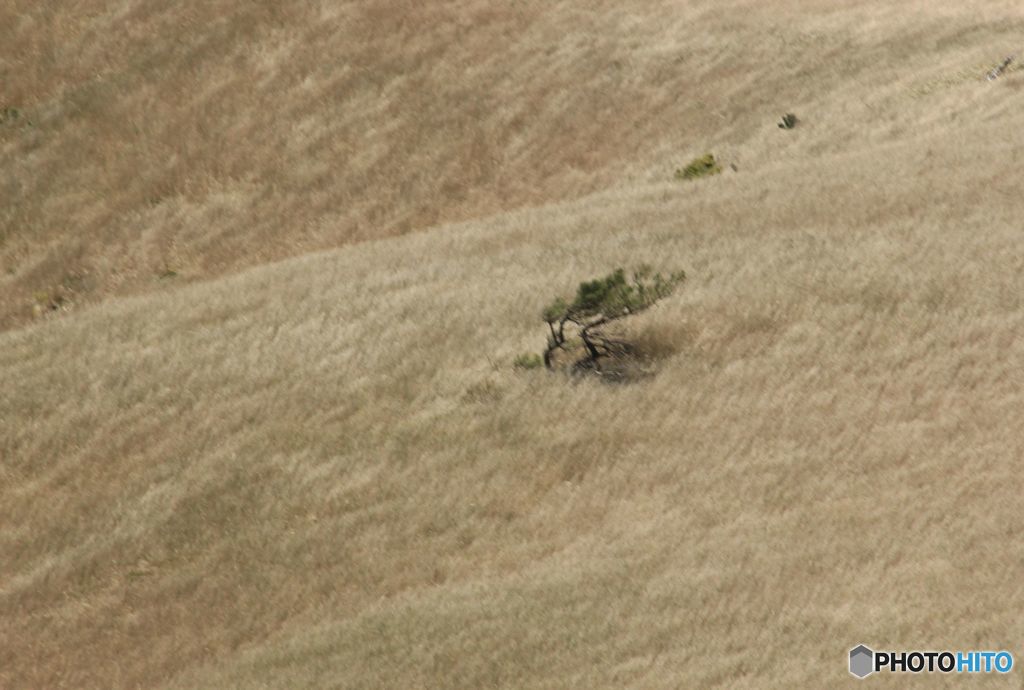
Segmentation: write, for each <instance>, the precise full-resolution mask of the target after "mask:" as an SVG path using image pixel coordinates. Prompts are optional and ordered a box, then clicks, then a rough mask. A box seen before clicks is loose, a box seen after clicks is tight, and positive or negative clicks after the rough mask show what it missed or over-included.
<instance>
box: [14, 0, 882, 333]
mask: <svg viewBox="0 0 1024 690" xmlns="http://www.w3.org/2000/svg"><path fill="white" fill-rule="evenodd" d="M665 5H666V7H659V6H658V4H656V3H648V4H645V5H644V6H643V7H640V8H632V9H627V8H623V7H622V6H621V3H613V2H604V3H587V4H586V5H585V6H583V5H578V4H577V5H573V4H569V3H549V2H541V1H540V0H531V1H524V2H516V3H512V4H508V5H507V6H502V7H500V8H499V7H497V6H496V5H495V3H493V2H490V1H489V0H449V1H447V2H431V3H409V2H406V1H404V0H375V1H374V2H372V3H369V2H359V3H356V2H336V1H330V2H328V1H324V2H312V3H308V2H303V3H281V2H277V1H273V2H271V1H270V0H266V1H264V2H238V0H215V1H210V0H189V1H188V2H184V3H181V2H179V3H175V4H174V5H173V6H169V5H167V4H166V3H162V2H153V1H145V0H133V1H132V2H127V3H120V4H115V3H110V2H108V1H101V0H90V1H87V2H76V3H66V2H59V1H57V0H50V1H47V2H16V3H15V4H14V5H13V6H12V5H8V6H7V7H6V8H2V9H0V79H2V80H3V84H4V90H3V93H2V94H0V108H3V107H16V108H18V109H19V110H20V111H21V113H22V116H21V118H20V119H19V120H18V121H16V122H9V123H6V124H3V125H0V170H2V174H0V195H2V197H3V198H4V199H5V200H7V201H8V203H5V204H4V205H3V207H2V208H0V328H9V327H11V326H19V325H24V324H25V323H28V322H30V321H31V320H33V319H34V318H35V319H37V318H39V317H40V316H41V315H46V311H47V307H48V306H49V305H50V304H51V302H54V301H56V300H57V299H61V300H63V303H62V307H63V308H64V309H67V308H74V307H75V306H78V305H82V304H86V303H92V302H96V301H99V300H102V299H105V298H107V297H109V296H111V295H118V294H128V293H138V292H144V291H151V290H160V289H163V288H166V287H167V284H168V283H169V282H170V283H173V282H181V281H183V280H196V279H203V278H210V277H214V276H218V275H222V274H224V273H225V272H231V271H234V270H237V269H239V268H242V267H246V266H251V265H255V264H259V263H263V262H266V261H268V260H274V259H279V258H282V257H286V256H295V255H299V254H302V253H304V252H308V251H310V250H316V249H324V248H329V247H336V246H339V245H342V244H346V243H351V242H354V241H360V240H366V239H375V238H380V237H385V236H393V235H396V234H402V233H406V232H408V231H412V230H416V229H422V228H425V227H429V226H432V225H434V224H437V223H441V222H446V221H452V220H461V219H467V218H471V217H479V216H481V215H487V214H490V213H494V212H498V211H500V210H503V209H512V208H517V207H519V206H522V205H534V204H538V203H544V202H551V201H558V200H563V199H569V198H576V197H579V196H580V195H582V194H586V193H589V192H592V191H595V190H599V189H603V188H606V187H607V186H608V185H610V184H613V183H614V184H622V182H623V181H624V180H627V179H629V177H630V170H631V167H632V166H633V164H635V163H637V162H638V161H640V162H645V161H646V160H647V158H648V157H649V155H650V154H651V153H652V151H655V150H657V149H658V147H659V146H669V147H671V149H672V150H673V151H675V152H676V153H678V151H679V149H680V148H685V147H686V146H688V145H692V144H693V142H697V141H699V142H707V141H708V140H709V139H710V138H712V135H714V134H716V133H717V134H718V135H719V136H721V135H722V134H724V133H725V130H727V129H732V127H729V126H727V124H726V122H725V121H724V120H726V119H731V118H737V119H739V120H741V121H743V129H745V130H746V131H747V134H746V135H744V136H749V130H750V123H751V122H755V121H756V119H755V117H754V115H753V113H751V112H749V108H748V107H741V108H737V109H735V110H734V111H733V112H731V113H727V111H728V110H729V109H730V107H731V106H730V105H729V102H728V99H729V95H730V92H731V91H732V92H735V91H736V90H738V89H742V90H744V92H745V101H746V104H747V105H749V104H750V103H756V104H760V103H762V102H764V101H765V100H766V99H768V98H771V97H775V96H776V95H786V94H788V95H789V96H793V97H796V96H798V95H799V94H802V93H805V92H806V88H805V85H804V84H801V83H800V82H799V81H797V80H794V79H792V78H790V77H792V75H793V74H794V73H795V72H796V71H797V70H798V69H803V68H802V67H801V65H809V66H810V69H811V70H812V71H817V72H819V73H821V72H824V71H826V70H828V69H831V68H830V67H828V66H827V65H812V64H810V63H811V60H809V59H808V57H809V56H811V55H815V54H817V53H818V52H819V51H820V49H821V47H822V46H821V44H822V38H821V36H819V35H817V34H814V35H803V34H801V33H799V32H795V31H793V30H792V29H791V28H790V27H789V26H787V22H786V19H785V17H775V16H768V17H765V18H764V19H766V20H767V24H766V26H767V27H768V28H767V29H757V30H755V26H753V25H746V24H744V23H742V22H740V23H737V21H736V20H735V19H734V18H732V17H731V16H727V15H719V13H717V12H715V11H713V5H712V4H710V3H702V4H697V5H695V6H693V7H691V8H688V9H680V8H678V7H672V3H665ZM822 6H824V4H822ZM766 40H767V45H768V46H770V47H771V49H772V50H785V51H786V54H787V56H788V58H789V60H790V61H791V62H790V63H789V64H785V63H781V62H780V63H775V65H774V67H773V70H772V71H771V72H769V71H766V70H763V69H758V66H759V62H760V61H761V60H762V59H763V56H762V54H761V51H760V50H758V51H755V52H754V53H746V52H744V51H742V50H741V49H743V48H746V47H747V46H749V45H753V44H763V43H764V42H765V41H766ZM787 45H789V46H790V47H786V46H787ZM829 50H830V49H829ZM815 59H817V58H815ZM773 62H774V61H773ZM861 67H863V64H862V65H861ZM755 75H756V77H757V80H756V82H755V81H754V80H753V76H755ZM709 80H712V81H714V82H716V83H718V84H719V85H720V90H719V91H718V92H717V93H716V92H714V91H711V90H706V91H704V90H700V89H699V85H700V84H702V83H707V82H708V81H709ZM698 92H700V93H701V95H700V97H699V98H698V97H695V94H696V93H698ZM777 107H782V106H781V105H778V106H777ZM773 109H775V108H773ZM29 122H31V125H30V124H28V123H29ZM734 124H737V123H734ZM733 131H734V132H735V131H737V130H733ZM734 136H735V135H734ZM698 153H700V152H699V151H698ZM172 271H173V272H174V273H176V274H177V275H176V277H175V280H168V279H167V278H166V277H165V276H167V275H168V273H169V272H172Z"/></svg>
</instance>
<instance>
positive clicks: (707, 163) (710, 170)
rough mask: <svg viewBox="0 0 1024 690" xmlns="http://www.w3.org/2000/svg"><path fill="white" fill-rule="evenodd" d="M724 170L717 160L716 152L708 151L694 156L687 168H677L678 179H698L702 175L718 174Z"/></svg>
mask: <svg viewBox="0 0 1024 690" xmlns="http://www.w3.org/2000/svg"><path fill="white" fill-rule="evenodd" d="M720 172H722V167H721V166H720V165H719V164H718V161H716V160H715V156H714V154H711V153H706V154H704V155H703V156H701V157H700V158H694V159H693V160H692V161H690V164H689V165H687V166H686V167H685V168H679V169H678V170H676V179H677V180H696V179H697V178H700V177H708V176H710V175H717V174H718V173H720Z"/></svg>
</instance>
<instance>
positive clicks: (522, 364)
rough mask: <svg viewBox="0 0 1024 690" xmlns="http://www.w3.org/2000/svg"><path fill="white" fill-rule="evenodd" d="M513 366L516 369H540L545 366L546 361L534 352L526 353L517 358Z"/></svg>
mask: <svg viewBox="0 0 1024 690" xmlns="http://www.w3.org/2000/svg"><path fill="white" fill-rule="evenodd" d="M512 366H513V367H514V368H516V369H540V368H541V367H542V366H544V359H543V358H542V357H541V356H540V355H538V354H536V353H533V352H526V353H524V354H521V355H519V356H518V357H516V358H515V361H513V362H512Z"/></svg>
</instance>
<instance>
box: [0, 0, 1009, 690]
mask: <svg viewBox="0 0 1024 690" xmlns="http://www.w3.org/2000/svg"><path fill="white" fill-rule="evenodd" d="M736 4H737V5H739V3H736ZM757 7H759V6H758V5H750V6H749V8H748V11H747V12H745V13H739V14H735V15H729V16H727V17H721V16H718V15H713V14H703V13H702V10H703V9H704V8H702V7H700V6H697V5H694V6H692V7H691V9H690V10H686V11H682V10H679V12H681V13H682V15H686V13H687V12H689V13H690V14H689V15H686V16H685V17H683V18H678V17H677V18H676V20H673V19H672V16H673V15H667V16H668V17H669V18H668V19H665V20H664V21H663V22H662V24H663V25H664V27H668V28H663V27H661V26H660V25H656V24H655V23H652V22H653V20H652V19H650V18H648V23H647V24H644V23H642V22H640V23H638V24H637V25H631V24H630V23H629V21H628V16H627V15H616V14H615V13H614V12H613V11H612V10H610V9H609V10H608V13H607V15H606V16H605V15H601V16H602V17H604V18H603V21H604V22H605V24H603V26H616V27H630V26H632V29H631V31H633V32H635V33H636V36H637V42H638V47H637V48H636V50H637V51H639V52H640V53H643V52H644V51H645V50H649V51H651V52H652V53H654V52H656V51H655V48H654V47H652V46H660V47H661V49H662V51H663V53H664V55H663V57H664V58H665V59H666V60H668V59H670V56H671V55H673V52H672V51H673V50H679V51H686V50H691V51H694V52H693V53H691V54H693V55H696V56H699V57H700V59H699V60H698V59H697V57H694V58H693V59H694V60H695V61H696V62H695V65H696V66H695V69H696V70H697V72H698V73H699V74H701V75H702V77H704V78H706V79H708V80H712V79H719V80H720V82H714V81H709V82H707V84H705V85H704V86H702V87H700V88H698V89H697V90H695V91H693V92H688V94H687V96H688V99H689V101H691V102H692V101H694V100H699V101H700V102H702V103H710V102H717V103H718V104H719V105H718V106H716V107H717V108H718V109H721V108H725V110H724V111H722V117H719V116H718V115H715V114H714V112H715V111H713V110H712V111H707V112H705V111H703V110H701V111H697V110H694V111H693V112H692V113H690V117H691V119H689V120H682V121H681V122H680V123H679V130H680V132H681V134H680V135H679V138H678V139H673V138H672V136H671V135H668V136H666V137H665V138H664V139H663V140H660V141H657V142H654V143H652V144H650V145H649V152H648V154H646V155H647V158H646V159H645V160H646V161H647V162H646V164H644V165H637V166H634V167H633V168H630V169H631V170H633V174H634V179H633V182H632V183H630V184H628V185H626V184H623V185H620V186H618V187H617V188H616V189H614V190H610V191H606V192H602V193H600V194H596V195H592V196H589V197H586V198H584V199H581V200H578V201H575V202H563V203H558V204H552V205H547V206H540V207H537V208H533V209H524V210H521V211H516V212H513V213H507V214H502V215H498V216H495V217H492V218H488V219H484V220H476V221H471V222H467V223H463V224H458V225H448V226H443V227H437V228H434V229H432V230H430V231H429V232H425V233H420V234H415V235H407V236H404V237H397V238H391V239H383V240H379V241H376V242H370V243H363V244H359V245H355V246H350V247H347V248H343V249H340V250H337V251H332V252H326V253H319V254H310V255H306V256H303V257H301V258H297V259H293V260H289V261H286V262H283V263H278V264H273V265H269V266H266V267H262V268H258V269H254V270H250V271H247V272H244V273H241V274H239V275H236V276H233V277H230V278H225V279H221V280H217V281H212V282H208V283H199V284H195V285H191V286H186V287H183V288H180V289H172V290H165V291H163V292H161V293H160V294H153V295H149V296H144V297H136V298H130V299H118V300H112V301H108V302H107V303H106V304H103V305H100V306H98V307H96V308H93V309H90V310H85V311H83V312H81V313H78V314H68V315H65V316H64V317H63V318H60V319H55V320H52V321H50V322H48V323H45V324H42V325H40V326H37V327H33V328H29V329H23V330H19V331H12V332H8V333H6V334H3V335H0V372H3V379H4V386H3V388H2V389H0V457H2V458H3V462H2V463H0V525H2V526H3V527H2V529H0V650H2V651H3V652H4V654H3V656H4V658H5V662H4V663H3V664H2V665H0V686H3V687H8V686H10V687H60V686H65V687H75V688H81V687H117V686H120V687H134V686H138V685H142V686H154V685H160V684H166V685H170V686H179V687H230V686H233V685H234V686H258V685H267V686H272V687H295V686H296V685H316V686H324V685H334V686H339V687H367V686H369V687H480V686H506V687H565V686H570V685H575V686H578V687H594V686H622V685H632V686H637V687H648V686H664V687H676V686H680V685H683V686H713V685H718V686H722V687H742V686H763V685H778V686H781V687H793V686H809V687H822V686H825V685H834V684H836V683H839V682H841V681H843V679H844V678H845V677H846V674H845V666H844V663H845V662H844V654H845V652H846V650H847V649H848V648H849V647H850V646H852V645H853V644H856V643H857V642H861V641H865V642H869V643H877V644H880V645H882V644H884V645H892V646H894V647H897V648H898V647H901V646H908V647H924V648H939V647H948V646H952V647H979V648H990V647H991V648H1010V649H1011V650H1013V651H1015V652H1017V653H1018V656H1019V652H1020V650H1019V649H1017V648H1016V647H1014V645H1016V644H1017V643H1018V641H1019V640H1020V639H1021V637H1022V635H1024V628H1022V624H1021V623H1020V621H1019V620H1018V617H1017V616H1016V615H1015V612H1016V611H1019V610H1020V608H1021V606H1022V605H1024V590H1022V589H1021V587H1020V585H1019V571H1020V564H1021V562H1022V559H1024V547H1022V546H1021V545H1020V543H1019V540H1015V539H1014V536H1015V535H1016V534H1018V533H1019V532H1020V531H1021V529H1022V528H1024V524H1022V523H1024V513H1022V511H1021V509H1020V499H1019V497H1020V496H1021V495H1022V489H1024V486H1022V479H1021V478H1020V473H1019V467H1018V465H1017V463H1018V462H1019V459H1020V457H1021V454H1022V452H1024V443H1022V442H1021V440H1020V437H1019V433H1017V429H1019V428H1020V427H1021V426H1022V423H1024V419H1022V410H1024V399H1022V398H1024V394H1022V392H1021V391H1022V390H1024V387H1022V384H1024V382H1022V381H1021V374H1020V369H1019V366H1017V363H1019V361H1020V358H1021V356H1022V355H1024V344H1022V342H1021V340H1020V338H1019V333H1020V331H1021V328H1022V327H1024V303H1022V297H1021V296H1022V295H1024V290H1022V288H1024V285H1022V282H1024V278H1022V277H1021V276H1022V275H1024V273H1022V270H1021V269H1022V267H1024V258H1022V255H1021V253H1020V251H1019V243H1020V227H1019V219H1020V217H1021V211H1022V210H1024V209H1022V206H1024V203H1022V202H1021V197H1020V195H1019V189H1018V185H1017V184H1016V181H1015V179H1016V178H1015V171H1016V170H1017V169H1018V168H1019V166H1020V163H1021V153H1022V143H1024V142H1022V141H1021V140H1020V138H1019V136H1017V135H1015V134H1014V132H1018V131H1020V126H1021V124H1022V120H1024V116H1022V115H1021V114H1020V112H1019V108H1016V103H1017V101H1019V95H1020V93H1021V91H1020V88H1021V87H1020V80H1021V76H1020V74H1019V73H1015V74H1011V75H1009V76H1008V77H1007V78H1006V79H1005V80H1003V81H1002V82H999V83H997V84H986V83H984V82H980V83H979V82H977V81H973V80H971V81H969V80H966V79H964V78H962V77H961V76H960V74H961V71H962V70H964V69H968V68H972V67H974V66H975V65H977V64H978V63H979V61H983V60H984V59H985V57H986V56H991V55H992V53H993V52H994V53H995V54H996V57H998V56H999V55H1000V54H1002V53H1008V52H1010V51H1011V50H1012V49H1013V48H1014V47H1016V46H1014V45H1012V42H1013V41H1014V40H1015V37H1014V36H1015V35H1014V33H1013V31H1014V30H1017V31H1018V33H1017V34H1016V35H1017V36H1019V29H1020V28H1021V26H1020V21H1019V20H1014V19H1013V17H1012V15H1011V14H1010V13H1009V10H1007V9H1005V8H1008V7H1009V5H1006V6H1005V7H1004V9H1002V10H1000V9H998V8H997V7H996V6H995V5H993V4H986V8H987V9H986V10H985V11H984V12H982V11H981V10H974V9H970V8H965V7H964V6H963V5H957V7H956V9H954V8H952V7H950V9H948V10H941V9H935V7H934V5H933V4H932V3H928V4H925V3H922V4H921V5H920V7H909V6H905V7H902V8H901V9H899V10H885V9H879V8H878V7H875V6H873V5H872V4H871V3H862V4H860V5H857V6H855V7H854V8H853V9H850V10H847V11H844V12H842V13H838V14H833V13H830V12H827V11H825V8H826V7H827V5H826V4H825V3H821V4H820V5H819V9H820V11H819V12H815V11H813V10H814V9H815V8H814V7H813V4H812V3H802V4H801V8H802V10H804V11H805V13H801V12H797V8H796V6H795V4H794V5H793V6H791V7H789V8H786V7H780V8H775V11H774V12H773V13H770V14H769V13H767V11H766V10H760V11H761V12H762V13H764V14H765V16H759V15H758V14H757V11H758V10H757V9H756V8H757ZM926 7H927V8H929V11H928V12H927V13H925V12H924V8H926ZM707 8H710V5H708V6H707ZM985 12H987V14H986V13H985ZM1000 12H1002V14H1000ZM915 13H916V14H915ZM682 15H680V16H682ZM652 16H653V15H652ZM766 17H770V18H772V19H773V20H774V21H776V22H777V26H779V27H785V28H779V29H778V30H779V31H786V32H789V33H788V34H786V35H788V36H791V37H794V38H792V39H791V41H790V43H791V44H792V45H794V46H797V48H794V50H802V51H804V52H802V53H800V55H801V56H805V57H806V56H808V55H814V54H820V55H830V56H831V57H832V58H833V59H832V60H831V61H825V62H821V63H814V64H811V63H809V62H806V61H804V60H803V59H790V58H788V57H787V55H786V54H785V53H777V52H774V51H771V50H768V49H767V47H764V46H767V45H768V44H769V41H770V40H771V36H772V35H773V34H772V33H771V30H769V29H763V30H762V29H758V28H757V27H758V26H759V24H758V22H763V21H764V20H765V18H766ZM1000 18H1002V19H1003V21H999V19H1000ZM683 19H687V20H694V22H692V23H687V22H685V21H683ZM868 19H873V20H874V21H873V22H872V21H868ZM595 21H598V20H597V19H595ZM702 22H703V23H702ZM901 22H902V23H901ZM1015 22H1016V23H1015ZM727 29H729V30H730V31H732V34H729V32H728V31H727ZM623 30H624V29H623ZM643 31H651V32H656V31H662V32H663V33H653V34H652V35H655V36H660V37H661V38H660V40H661V41H662V43H660V44H658V43H654V42H652V41H647V42H645V41H642V40H639V39H642V38H644V37H645V36H646V34H644V33H643ZM673 31H675V32H676V34H675V38H674V40H678V45H675V44H669V43H667V41H668V40H669V39H668V38H667V37H669V36H672V35H673ZM716 31H718V32H720V33H716ZM759 31H763V32H764V33H762V34H758V32H759ZM725 35H732V36H739V37H741V38H742V39H743V40H742V41H741V40H739V39H736V42H737V45H738V44H740V43H744V44H746V45H758V46H762V47H763V49H761V50H759V52H756V53H754V54H748V55H745V56H744V57H742V58H737V57H734V56H729V57H721V58H720V62H719V63H715V62H714V60H713V57H712V56H711V55H710V53H707V54H706V53H702V52H701V51H702V50H703V51H711V50H713V46H714V45H716V43H715V41H718V40H723V39H722V37H723V36H725ZM759 35H760V36H761V38H762V40H761V41H760V42H758V41H756V40H753V39H756V38H757V37H758V36H759ZM702 37H703V38H702ZM702 41H704V42H705V43H702ZM751 41H752V42H751ZM568 43H569V44H570V45H571V42H568ZM687 46H690V48H687ZM693 46H696V47H693ZM624 50H626V52H627V53H628V52H629V51H628V50H627V49H624ZM755 50H757V49H755ZM652 60H653V58H652ZM738 60H746V61H748V63H749V64H746V65H742V64H741V63H738V62H736V61H738ZM584 62H585V60H584ZM713 64H717V65H718V67H712V66H710V65H713ZM730 66H731V67H730ZM740 67H742V69H740ZM702 69H703V70H704V71H701V70H702ZM800 75H803V78H802V79H798V78H797V77H799V76H800ZM773 79H775V80H777V81H774V82H773ZM713 83H720V84H721V88H716V89H712V87H711V86H710V84H713ZM650 88H652V89H654V88H655V86H650ZM772 88H776V89H778V88H789V89H792V91H790V92H789V95H791V97H792V99H791V100H785V101H781V100H780V101H776V100H775V95H774V94H773V93H772ZM694 107H696V106H694ZM702 107H707V106H702ZM788 107H791V108H793V109H795V110H797V112H798V113H799V114H801V115H802V116H804V119H805V121H806V124H805V126H804V127H803V128H802V129H800V130H797V131H796V132H792V133H782V132H780V131H778V130H776V129H775V128H774V122H773V119H774V117H775V116H776V115H777V114H778V112H776V111H781V110H782V109H784V108H788ZM638 112H639V110H638ZM709 113H710V114H709ZM869 113H870V117H869V116H868V114H869ZM226 117H227V111H226V113H225V118H226ZM611 119H614V118H611ZM545 123H546V121H545ZM537 127H540V128H541V129H543V127H542V125H540V124H538V125H537ZM693 132H706V136H702V137H695V136H692V133H693ZM705 144H707V145H708V146H713V147H714V149H715V150H716V151H718V152H720V153H722V154H723V155H724V156H725V157H726V158H727V160H729V161H732V162H736V163H737V164H738V167H739V172H737V173H733V172H732V171H728V172H727V173H726V174H724V175H722V176H719V177H717V178H715V179H713V180H708V181H701V182H696V183H693V184H690V185H685V186H684V185H679V184H673V183H671V182H660V181H657V178H659V177H660V178H662V179H664V178H667V177H669V175H670V172H671V168H672V166H673V165H675V164H678V163H679V162H681V161H680V160H679V159H680V157H685V156H686V155H688V154H694V153H701V152H703V151H702V150H701V149H703V148H704V147H705ZM645 166H646V167H645ZM627 167H628V166H627ZM597 177H600V176H597ZM595 179H596V178H595ZM595 184H596V183H595ZM597 186H601V185H597ZM374 198H376V197H375V196H374V195H373V194H369V195H368V196H367V199H374ZM69 203H70V202H69ZM243 205H244V204H243ZM83 212H84V211H83ZM33 213H34V212H33ZM40 213H42V211H40ZM33 217H35V216H34V215H33ZM155 227H157V228H159V227H162V226H160V225H159V224H157V225H156V226H155ZM644 260H647V261H651V262H653V263H655V264H656V265H659V266H663V267H667V268H674V267H677V266H681V267H683V268H685V269H687V271H688V272H689V274H690V276H691V280H690V282H689V284H688V285H687V286H686V287H685V288H684V289H683V290H682V291H681V292H680V293H679V294H678V295H677V296H675V297H673V298H672V299H671V300H669V301H668V302H666V303H665V304H664V305H662V306H660V307H659V308H657V309H656V310H654V311H653V312H651V313H650V314H648V315H645V317H644V321H643V323H642V324H640V327H641V328H644V329H647V330H648V331H649V332H652V333H654V334H655V335H656V336H657V337H658V338H660V339H661V340H664V341H669V342H671V343H672V344H674V346H675V347H676V348H677V349H678V350H679V352H678V354H676V355H675V356H674V357H673V358H671V359H670V360H669V361H667V362H666V363H665V364H664V367H663V370H662V371H661V373H660V374H659V376H658V377H657V378H655V379H654V380H652V381H649V382H646V383H644V384H642V385H635V386H626V387H618V388H609V387H603V386H600V385H597V384H593V383H586V382H585V383H582V384H579V385H566V384H565V382H563V381H561V380H559V379H558V378H556V377H549V376H546V375H544V374H542V373H539V372H534V373H521V374H517V373H515V372H513V371H512V370H511V369H510V367H509V362H510V361H511V359H512V357H513V356H514V355H515V354H517V353H519V352H521V351H524V350H529V349H533V350H536V349H537V348H538V347H539V345H540V341H541V339H542V331H541V329H540V328H539V327H538V323H537V309H538V308H539V307H540V306H541V304H542V303H543V302H545V301H546V300H547V298H548V297H549V296H550V295H551V294H552V293H554V292H556V291H561V292H567V291H568V290H570V289H571V287H572V285H573V283H574V282H575V281H577V280H579V279H580V278H584V277H589V276H591V275H594V274H597V273H601V272H604V271H606V270H607V269H608V268H610V267H613V266H616V265H620V264H630V263H637V262H641V261H644Z"/></svg>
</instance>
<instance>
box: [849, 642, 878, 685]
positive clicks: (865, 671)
mask: <svg viewBox="0 0 1024 690" xmlns="http://www.w3.org/2000/svg"><path fill="white" fill-rule="evenodd" d="M874 672H875V653H874V652H873V651H871V650H870V649H869V648H868V647H865V646H864V645H862V644H859V645H857V646H856V647H854V648H853V649H851V650H850V673H852V674H853V675H855V676H857V677H858V678H867V677H868V676H870V675H871V674H872V673H874Z"/></svg>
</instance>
